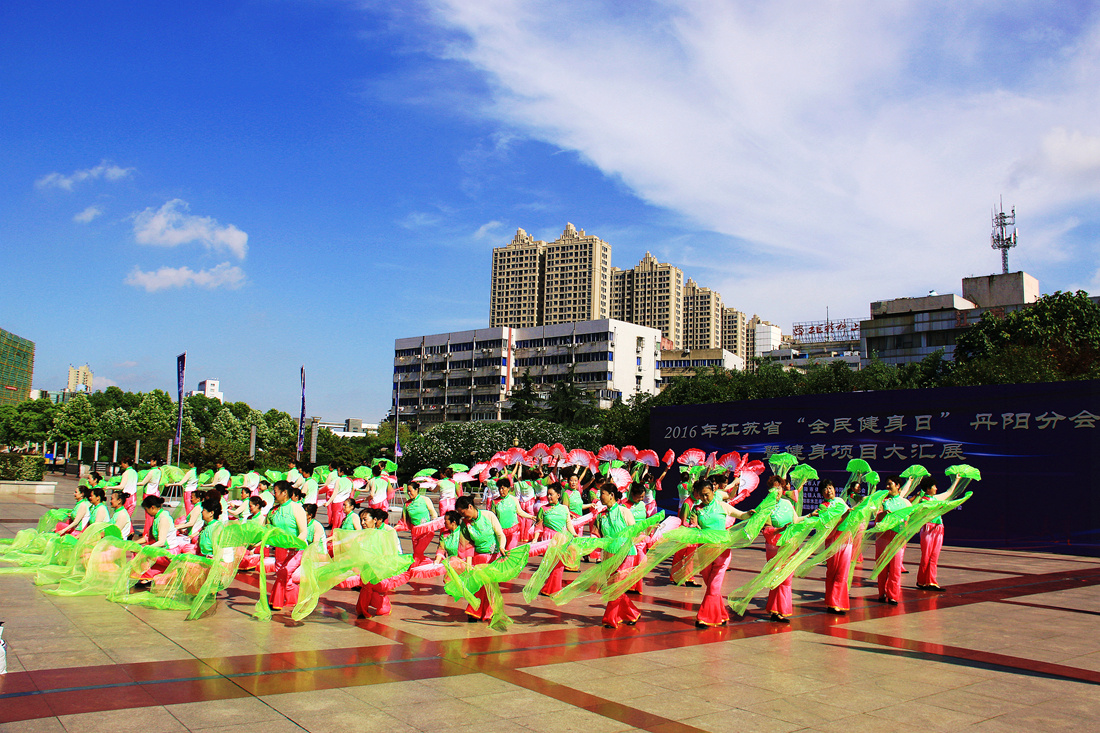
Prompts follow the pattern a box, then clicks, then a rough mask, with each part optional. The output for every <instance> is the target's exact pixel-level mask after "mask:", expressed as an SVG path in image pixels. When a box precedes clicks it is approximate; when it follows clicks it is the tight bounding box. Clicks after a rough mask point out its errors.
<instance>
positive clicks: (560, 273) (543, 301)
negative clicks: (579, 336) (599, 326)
mask: <svg viewBox="0 0 1100 733" xmlns="http://www.w3.org/2000/svg"><path fill="white" fill-rule="evenodd" d="M610 298H611V245H610V244H608V243H607V242H605V241H603V240H602V239H600V238H599V237H596V236H593V235H587V234H585V233H584V230H583V229H582V230H580V231H577V229H576V227H574V226H573V225H572V224H566V225H565V231H564V232H562V235H561V236H560V237H558V238H557V239H555V240H554V241H553V242H543V241H541V240H537V239H535V238H534V237H532V236H531V235H530V234H528V233H527V232H525V231H523V230H522V229H519V230H517V231H516V235H515V236H514V237H513V238H512V241H511V242H509V243H508V244H507V245H506V246H504V247H497V248H495V249H493V275H492V285H491V287H490V293H489V326H490V327H491V328H498V327H511V328H523V327H531V326H544V325H551V324H555V323H573V322H576V321H591V320H597V319H601V318H607V317H608V314H609V312H610V305H609V304H610Z"/></svg>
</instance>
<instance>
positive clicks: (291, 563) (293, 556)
mask: <svg viewBox="0 0 1100 733" xmlns="http://www.w3.org/2000/svg"><path fill="white" fill-rule="evenodd" d="M274 549H275V567H274V571H275V579H274V582H273V583H272V585H271V608H272V609H279V608H282V607H283V606H293V605H294V604H295V603H297V602H298V584H297V583H295V582H294V580H293V579H292V578H291V576H292V575H293V574H294V571H295V570H297V569H298V567H299V566H300V565H301V564H302V551H301V550H291V549H288V548H285V547H276V548H274Z"/></svg>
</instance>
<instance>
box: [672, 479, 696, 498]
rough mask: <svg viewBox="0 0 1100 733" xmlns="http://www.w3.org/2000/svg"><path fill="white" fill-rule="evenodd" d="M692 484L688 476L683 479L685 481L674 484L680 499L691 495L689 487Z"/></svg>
mask: <svg viewBox="0 0 1100 733" xmlns="http://www.w3.org/2000/svg"><path fill="white" fill-rule="evenodd" d="M692 486H694V484H693V482H692V481H691V479H690V478H688V479H687V480H685V481H681V482H680V483H678V484H676V491H677V493H679V495H680V501H683V500H684V499H686V498H688V497H689V496H691V488H692Z"/></svg>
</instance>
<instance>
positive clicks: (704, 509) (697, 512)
mask: <svg viewBox="0 0 1100 733" xmlns="http://www.w3.org/2000/svg"><path fill="white" fill-rule="evenodd" d="M691 513H692V514H693V515H694V516H695V521H696V522H698V523H699V529H725V528H726V515H725V513H724V512H720V511H718V501H717V500H714V501H711V503H709V504H705V505H700V504H697V505H695V506H694V507H692V509H691Z"/></svg>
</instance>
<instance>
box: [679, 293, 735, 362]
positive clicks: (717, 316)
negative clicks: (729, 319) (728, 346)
mask: <svg viewBox="0 0 1100 733" xmlns="http://www.w3.org/2000/svg"><path fill="white" fill-rule="evenodd" d="M724 317H725V308H723V307H722V296H721V295H719V294H718V292H717V291H714V290H711V289H710V288H704V287H702V286H700V285H698V284H697V283H696V282H695V281H694V280H692V279H691V278H688V281H687V283H685V284H684V342H683V344H682V346H683V347H684V348H685V349H721V348H722V321H723V318H724Z"/></svg>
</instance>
